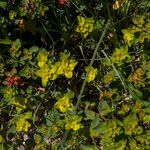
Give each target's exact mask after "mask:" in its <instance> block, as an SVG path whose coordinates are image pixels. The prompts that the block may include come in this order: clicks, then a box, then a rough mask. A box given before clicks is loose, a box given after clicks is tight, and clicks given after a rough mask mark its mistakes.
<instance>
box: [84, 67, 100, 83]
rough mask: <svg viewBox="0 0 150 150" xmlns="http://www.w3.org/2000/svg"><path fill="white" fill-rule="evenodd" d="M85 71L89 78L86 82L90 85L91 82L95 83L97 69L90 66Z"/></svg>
mask: <svg viewBox="0 0 150 150" xmlns="http://www.w3.org/2000/svg"><path fill="white" fill-rule="evenodd" d="M85 71H86V72H87V77H86V81H87V82H88V83H89V82H91V81H93V80H94V79H95V77H96V75H97V73H98V70H97V68H93V67H90V66H87V67H86V68H85Z"/></svg>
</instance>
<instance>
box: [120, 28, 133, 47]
mask: <svg viewBox="0 0 150 150" xmlns="http://www.w3.org/2000/svg"><path fill="white" fill-rule="evenodd" d="M122 32H123V34H124V36H123V39H124V41H125V42H127V44H128V45H129V46H131V45H132V41H133V39H134V34H132V33H130V32H129V30H128V29H123V30H122Z"/></svg>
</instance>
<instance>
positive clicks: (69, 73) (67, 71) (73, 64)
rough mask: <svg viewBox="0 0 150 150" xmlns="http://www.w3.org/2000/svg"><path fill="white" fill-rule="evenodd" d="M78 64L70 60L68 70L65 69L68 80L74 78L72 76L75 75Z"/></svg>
mask: <svg viewBox="0 0 150 150" xmlns="http://www.w3.org/2000/svg"><path fill="white" fill-rule="evenodd" d="M77 63H78V62H77V61H76V60H74V59H70V60H69V63H68V65H67V68H65V70H64V74H65V76H66V78H72V75H73V72H72V71H73V70H74V67H75V66H76V65H77Z"/></svg>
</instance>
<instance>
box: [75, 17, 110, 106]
mask: <svg viewBox="0 0 150 150" xmlns="http://www.w3.org/2000/svg"><path fill="white" fill-rule="evenodd" d="M109 24H110V19H109V20H108V21H107V24H106V26H105V29H104V31H103V33H102V35H101V37H100V39H99V41H98V43H97V46H96V48H95V51H94V53H93V56H92V59H91V62H90V65H89V66H90V67H92V65H93V63H94V59H95V57H96V53H97V51H98V49H99V46H100V44H101V43H102V41H103V38H104V36H105V34H106V31H107V29H108V26H109ZM87 75H88V74H86V78H87ZM86 78H85V79H84V81H83V84H82V86H81V90H80V93H79V95H78V98H77V103H76V106H75V108H76V109H77V108H78V107H79V104H80V102H81V98H82V95H83V92H84V89H85V86H86Z"/></svg>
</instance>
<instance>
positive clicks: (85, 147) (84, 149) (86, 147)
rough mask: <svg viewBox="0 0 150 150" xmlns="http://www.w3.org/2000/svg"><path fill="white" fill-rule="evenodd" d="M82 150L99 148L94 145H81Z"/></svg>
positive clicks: (97, 149) (96, 149)
mask: <svg viewBox="0 0 150 150" xmlns="http://www.w3.org/2000/svg"><path fill="white" fill-rule="evenodd" d="M81 148H82V150H99V148H98V147H97V146H95V145H82V146H81Z"/></svg>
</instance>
